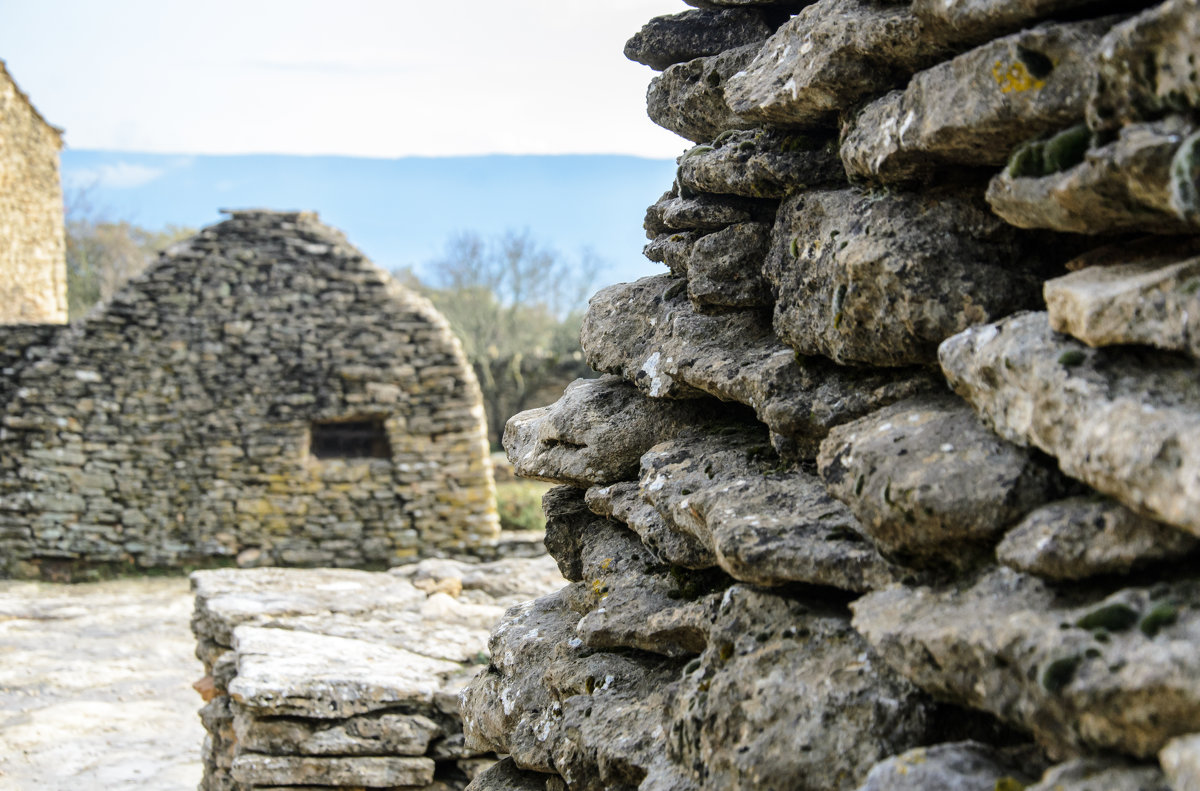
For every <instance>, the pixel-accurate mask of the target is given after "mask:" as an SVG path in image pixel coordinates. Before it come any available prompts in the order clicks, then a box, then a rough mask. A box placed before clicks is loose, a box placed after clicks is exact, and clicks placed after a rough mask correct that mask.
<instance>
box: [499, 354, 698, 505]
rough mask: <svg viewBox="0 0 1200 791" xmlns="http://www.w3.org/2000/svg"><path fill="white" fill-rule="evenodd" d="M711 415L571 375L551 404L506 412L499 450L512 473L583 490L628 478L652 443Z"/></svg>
mask: <svg viewBox="0 0 1200 791" xmlns="http://www.w3.org/2000/svg"><path fill="white" fill-rule="evenodd" d="M710 414H711V413H710V408H709V405H708V404H706V403H704V402H701V401H673V400H667V399H649V398H646V397H645V396H643V395H642V394H641V393H639V392H638V391H637V389H636V388H634V387H633V386H632V385H629V384H626V383H625V382H622V381H621V380H620V379H619V378H617V377H615V376H608V377H603V378H600V379H578V380H576V381H574V382H572V383H571V384H569V385H567V389H566V391H565V392H564V393H563V396H562V398H560V399H559V400H558V401H556V402H555V403H554V404H553V405H551V406H548V407H542V408H540V409H530V410H528V411H525V412H522V413H520V414H519V415H514V416H513V417H511V418H509V420H508V424H507V425H506V426H505V427H504V448H505V450H506V451H507V452H508V458H509V459H510V460H511V461H512V463H513V465H514V466H515V467H516V469H517V474H518V475H521V476H523V477H526V478H536V479H538V480H542V481H550V482H551V483H565V484H570V485H572V486H578V487H580V488H584V489H586V488H587V487H589V486H592V485H595V484H608V483H616V482H617V481H621V480H628V479H630V478H632V477H634V476H635V475H636V474H637V469H638V459H639V458H640V457H641V455H642V454H643V453H645V452H646V451H647V450H648V449H649V448H651V447H652V446H653V445H654V444H655V443H657V442H660V441H662V440H663V439H666V438H667V437H671V436H674V435H675V434H677V433H678V432H680V431H682V430H683V429H685V428H690V427H694V426H695V425H697V424H698V423H702V422H704V421H705V420H706V419H707V418H708V417H709V415H710Z"/></svg>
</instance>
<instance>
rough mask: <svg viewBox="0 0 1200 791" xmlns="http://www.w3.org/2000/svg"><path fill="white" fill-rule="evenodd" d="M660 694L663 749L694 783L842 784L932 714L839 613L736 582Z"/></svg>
mask: <svg viewBox="0 0 1200 791" xmlns="http://www.w3.org/2000/svg"><path fill="white" fill-rule="evenodd" d="M672 693H673V699H674V700H675V701H676V708H675V710H674V712H673V722H672V724H671V731H670V734H669V735H668V737H667V745H668V749H669V750H670V752H671V758H672V760H673V762H674V763H676V764H677V765H679V766H681V767H683V768H684V770H685V771H688V772H690V774H691V776H692V779H693V780H695V781H696V782H697V783H698V784H699V785H700V786H701V787H703V788H722V789H746V790H747V791H748V790H749V789H762V788H789V789H797V791H810V790H811V791H825V790H826V789H853V788H855V787H856V786H857V785H858V783H859V782H861V781H862V779H863V778H864V777H865V775H866V774H867V771H868V770H869V769H870V767H871V766H872V765H873V764H875V763H876V762H877V761H880V760H882V759H883V758H885V757H887V756H889V755H894V754H896V753H898V752H902V751H904V750H906V749H908V748H910V747H914V746H916V745H918V744H921V743H923V741H924V740H925V738H927V737H926V734H927V732H928V730H929V728H930V725H931V720H932V719H933V716H932V715H933V706H932V704H931V703H930V702H929V701H928V700H927V699H926V698H925V697H924V696H923V695H921V694H920V693H919V692H918V691H917V690H916V689H914V688H913V687H912V686H911V685H910V684H908V683H907V682H906V681H904V680H903V679H902V678H900V677H899V676H897V675H896V674H895V673H893V672H891V671H890V670H889V669H888V668H887V666H886V665H884V664H883V663H882V662H880V661H879V658H878V657H876V656H874V654H873V652H872V651H871V649H870V648H869V647H868V646H867V645H866V643H865V642H864V641H863V639H862V638H861V637H860V636H859V635H858V634H857V633H856V632H854V630H853V629H851V628H850V624H849V619H848V618H847V617H846V615H845V614H844V610H839V608H837V607H836V606H830V605H826V604H822V603H819V602H816V601H803V600H795V599H790V598H787V597H784V596H777V595H773V594H771V593H768V592H765V591H757V590H754V589H752V588H747V587H745V586H741V585H735V586H734V587H732V588H730V589H729V590H728V592H727V593H726V595H725V598H724V599H723V601H722V604H721V609H720V612H719V614H718V616H717V621H716V624H715V625H714V627H713V631H712V633H711V637H710V641H709V647H708V648H707V649H706V650H705V652H704V654H703V655H701V657H700V661H699V663H698V664H697V665H695V666H692V665H689V666H688V668H687V669H686V670H685V673H684V675H683V677H682V678H681V679H680V681H679V682H678V684H677V685H676V688H675V689H674V690H672Z"/></svg>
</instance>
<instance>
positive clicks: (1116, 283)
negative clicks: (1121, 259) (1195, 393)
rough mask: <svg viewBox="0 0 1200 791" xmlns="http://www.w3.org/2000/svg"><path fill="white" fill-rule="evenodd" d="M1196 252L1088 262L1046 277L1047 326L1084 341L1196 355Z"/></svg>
mask: <svg viewBox="0 0 1200 791" xmlns="http://www.w3.org/2000/svg"><path fill="white" fill-rule="evenodd" d="M1198 292H1200V258H1189V259H1186V260H1183V261H1176V262H1174V263H1170V264H1164V263H1163V262H1161V261H1153V260H1151V261H1142V262H1137V263H1131V264H1117V265H1113V266H1093V267H1088V268H1087V269H1082V270H1080V271H1078V272H1072V273H1070V274H1068V275H1065V276H1063V277H1059V278H1055V279H1053V280H1048V281H1046V284H1045V286H1044V287H1043V294H1044V295H1045V298H1046V310H1047V312H1048V313H1049V316H1050V326H1051V328H1053V329H1054V330H1055V331H1056V332H1063V333H1066V334H1067V335H1071V336H1073V337H1075V338H1078V339H1079V340H1081V341H1083V342H1084V343H1086V344H1087V345H1088V346H1113V345H1118V344H1144V345H1147V346H1155V347H1157V348H1159V349H1170V350H1172V351H1180V352H1185V353H1187V354H1190V355H1191V356H1192V357H1200V293H1198Z"/></svg>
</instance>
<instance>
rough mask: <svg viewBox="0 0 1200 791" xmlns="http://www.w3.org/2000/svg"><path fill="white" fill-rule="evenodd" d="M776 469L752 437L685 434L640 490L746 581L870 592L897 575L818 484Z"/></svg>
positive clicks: (647, 471)
mask: <svg viewBox="0 0 1200 791" xmlns="http://www.w3.org/2000/svg"><path fill="white" fill-rule="evenodd" d="M777 465H778V461H777V459H775V458H774V455H773V454H772V453H771V452H770V450H769V448H768V446H767V444H766V442H765V437H763V436H762V435H761V434H759V433H757V432H754V431H747V432H738V431H730V432H728V433H726V434H724V435H717V436H707V437H706V436H699V435H690V436H683V437H680V438H678V439H676V440H672V441H668V442H664V443H662V444H660V445H656V446H655V447H654V448H652V449H651V450H650V451H649V452H647V453H646V455H644V456H643V457H642V475H641V492H642V496H643V497H644V498H645V499H646V500H647V501H648V502H649V503H650V504H651V505H653V506H654V507H655V509H656V510H657V511H658V512H659V514H660V515H661V516H662V517H663V519H665V520H666V522H667V523H668V524H669V525H670V526H671V527H672V528H674V529H675V530H679V531H681V532H685V533H687V534H689V535H690V536H692V537H693V538H695V539H696V540H698V541H700V542H701V543H703V544H704V545H705V546H706V547H708V548H709V549H710V550H711V551H712V553H713V554H714V555H715V556H716V559H717V564H718V565H719V566H720V568H721V569H722V570H724V571H725V572H726V573H728V574H729V575H730V576H731V577H733V578H734V579H737V580H741V581H743V582H750V583H754V584H759V585H779V584H782V583H787V582H806V583H811V584H815V585H830V586H833V587H837V588H842V589H844V590H852V591H863V590H869V589H872V588H877V587H880V586H883V585H887V584H889V583H891V582H892V581H894V580H896V579H899V578H900V576H901V573H900V571H899V570H897V569H896V567H894V566H892V565H891V564H890V563H888V562H887V561H885V560H884V559H883V558H882V557H880V555H879V553H878V552H876V551H875V547H874V546H873V545H872V544H871V543H870V542H869V541H868V540H867V539H866V538H865V537H864V536H863V535H862V533H861V528H860V526H859V524H858V523H857V522H856V521H855V519H854V517H853V516H852V515H851V514H850V511H849V510H848V509H847V508H846V507H845V506H843V505H842V504H841V503H839V502H837V501H836V500H834V499H833V498H832V497H830V496H829V494H828V493H827V492H826V491H825V487H824V486H823V485H822V484H821V481H820V479H818V478H817V477H816V476H815V475H812V474H810V473H808V472H805V471H804V470H802V469H799V468H787V469H779V467H778V466H777Z"/></svg>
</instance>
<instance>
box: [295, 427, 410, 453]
mask: <svg viewBox="0 0 1200 791" xmlns="http://www.w3.org/2000/svg"><path fill="white" fill-rule="evenodd" d="M308 447H309V452H310V453H311V454H312V455H313V456H315V457H317V458H318V459H390V458H391V457H392V448H391V446H390V445H389V444H388V438H387V431H385V430H384V427H383V418H381V417H380V418H361V419H356V420H317V421H313V424H312V438H311V440H310V442H309V445H308Z"/></svg>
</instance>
